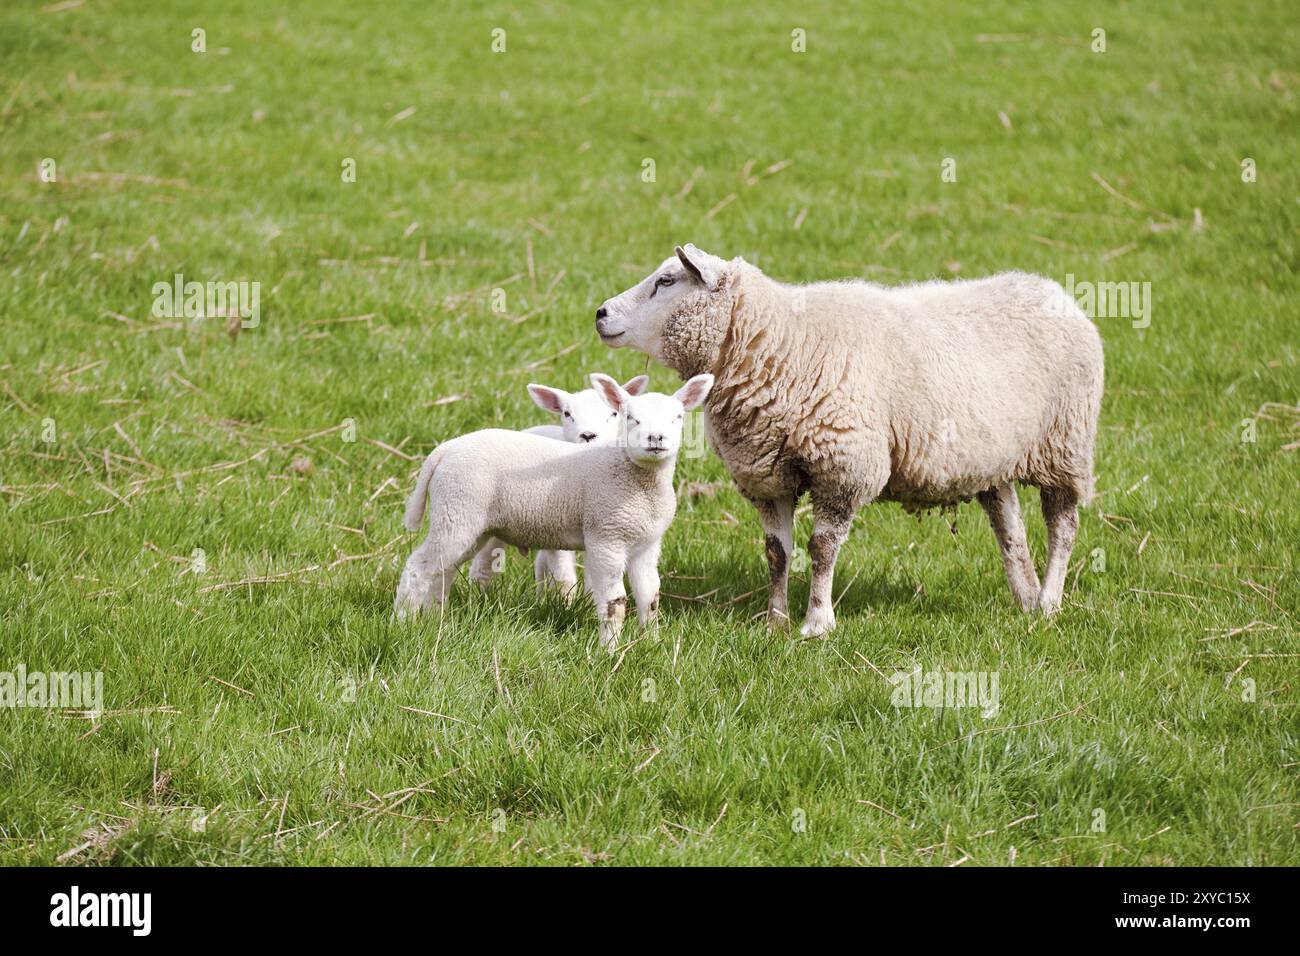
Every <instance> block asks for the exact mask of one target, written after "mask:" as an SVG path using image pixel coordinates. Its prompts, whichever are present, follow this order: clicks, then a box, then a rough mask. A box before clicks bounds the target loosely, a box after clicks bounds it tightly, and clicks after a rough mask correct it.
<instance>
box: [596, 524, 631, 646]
mask: <svg viewBox="0 0 1300 956" xmlns="http://www.w3.org/2000/svg"><path fill="white" fill-rule="evenodd" d="M626 564H627V561H626V557H625V555H624V554H622V553H621V552H619V551H616V550H613V549H605V548H601V549H594V550H589V551H588V552H587V565H586V573H587V580H588V581H589V582H590V584H591V598H592V600H593V601H594V602H595V604H596V617H597V618H598V619H599V620H600V646H601V647H603V648H605V649H606V650H607V651H609V652H610V653H611V654H613V653H614V651H615V650H616V649H617V647H618V635H619V632H620V631H621V630H622V629H623V618H624V616H625V615H626V614H627V592H626V591H624V590H623V571H624V568H625V567H626Z"/></svg>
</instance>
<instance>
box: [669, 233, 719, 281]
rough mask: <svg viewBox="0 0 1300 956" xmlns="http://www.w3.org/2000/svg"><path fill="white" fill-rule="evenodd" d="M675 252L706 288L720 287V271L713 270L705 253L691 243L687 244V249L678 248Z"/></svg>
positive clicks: (687, 269)
mask: <svg viewBox="0 0 1300 956" xmlns="http://www.w3.org/2000/svg"><path fill="white" fill-rule="evenodd" d="M674 251H675V252H676V253H677V258H678V259H680V260H682V265H684V266H685V267H686V271H687V272H689V273H690V274H691V275H693V276H695V278H697V279H699V280H700V281H701V282H703V283H704V286H705V288H707V289H710V290H712V289H716V288H717V287H718V270H717V269H715V268H713V265H712V263H710V262H709V257H708V256H707V255H706V254H705V253H703V252H700V250H699V249H696V248H695V246H694V245H692V244H691V243H689V242H688V243H686V248H684V249H683V248H682V247H681V246H678V247H677V248H676V250H674Z"/></svg>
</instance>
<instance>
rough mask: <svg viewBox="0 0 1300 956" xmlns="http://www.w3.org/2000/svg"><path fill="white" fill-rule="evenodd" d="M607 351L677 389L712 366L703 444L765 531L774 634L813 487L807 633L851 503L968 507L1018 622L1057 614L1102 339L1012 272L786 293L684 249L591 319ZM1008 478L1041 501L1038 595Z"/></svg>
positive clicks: (1053, 295)
mask: <svg viewBox="0 0 1300 956" xmlns="http://www.w3.org/2000/svg"><path fill="white" fill-rule="evenodd" d="M596 331H597V332H598V333H599V334H600V337H601V340H602V341H603V342H605V344H606V345H608V346H610V347H612V348H618V347H621V346H624V345H626V346H630V347H632V348H634V349H638V350H639V351H642V352H645V353H647V354H648V355H650V356H652V357H654V358H655V359H657V360H658V361H660V362H662V363H663V364H665V365H667V366H669V367H670V368H673V369H676V370H677V371H678V372H679V373H681V375H682V376H683V377H687V376H691V375H697V374H699V373H701V372H711V373H712V374H713V375H715V376H716V379H717V384H716V385H715V386H714V388H713V390H712V393H711V394H710V396H709V401H708V405H707V406H706V408H705V418H706V422H707V427H708V432H709V437H710V439H711V441H712V442H713V445H714V447H715V448H716V449H717V451H718V454H719V455H720V456H721V457H722V460H723V463H724V464H725V465H726V466H727V470H728V471H730V472H731V476H732V477H733V478H734V479H735V481H736V484H737V485H738V486H739V488H740V491H741V493H742V494H744V495H745V497H746V498H748V499H749V500H750V501H751V502H752V503H753V504H754V506H755V507H756V508H757V509H758V514H759V517H760V519H761V520H762V523H763V528H764V530H765V532H766V536H767V537H766V549H767V559H768V570H769V572H770V577H771V589H770V595H769V600H768V621H769V623H770V624H771V625H772V626H781V625H782V624H783V623H784V622H785V621H786V620H787V619H788V615H787V609H786V581H787V568H788V563H789V557H790V555H791V553H792V550H793V546H794V539H793V524H794V508H795V501H796V500H797V499H798V497H799V496H800V495H802V494H803V493H804V492H805V491H807V492H810V494H811V498H812V505H813V516H814V522H815V524H814V530H813V534H812V537H811V538H810V539H809V542H808V553H809V556H810V557H811V558H812V588H811V593H810V596H809V599H808V612H807V615H806V617H805V619H804V625H803V633H804V634H806V635H815V634H822V633H824V632H826V631H828V630H830V628H832V627H833V626H834V625H835V613H834V609H833V604H832V601H831V585H832V581H833V575H834V570H835V560H836V557H837V556H838V554H839V550H840V546H841V545H842V544H843V542H844V539H845V538H846V537H847V535H848V532H849V526H850V524H851V523H852V521H853V517H854V515H855V514H856V513H857V511H858V509H859V508H861V507H862V506H863V505H865V504H867V503H868V502H870V501H874V500H886V501H899V502H902V503H903V504H904V506H905V507H910V508H925V507H932V506H944V505H953V504H956V503H957V502H960V501H965V500H969V499H970V498H972V497H974V498H978V499H979V502H980V504H981V505H982V506H983V508H984V510H985V511H986V512H987V513H988V516H989V519H990V521H991V522H992V524H993V529H994V532H995V534H996V535H997V538H998V543H999V545H1000V547H1001V550H1002V561H1003V565H1004V568H1005V571H1006V575H1007V579H1008V581H1009V583H1010V585H1011V590H1012V592H1013V593H1014V594H1015V596H1016V598H1017V600H1018V601H1019V603H1020V605H1021V607H1023V608H1024V609H1025V610H1026V611H1028V610H1031V609H1033V608H1035V607H1037V608H1038V609H1039V610H1040V611H1041V612H1043V613H1045V614H1050V613H1052V612H1053V611H1055V610H1056V609H1057V608H1058V607H1059V606H1060V603H1061V592H1062V589H1063V587H1064V583H1065V571H1066V567H1067V566H1068V564H1069V559H1070V551H1071V549H1072V548H1073V547H1074V537H1075V531H1076V529H1077V527H1078V505H1079V504H1080V503H1086V502H1087V501H1088V499H1089V498H1090V497H1091V495H1092V492H1093V484H1094V482H1093V471H1092V458H1093V442H1094V439H1095V436H1096V431H1097V415H1098V411H1099V408H1100V405H1101V393H1102V349H1101V338H1100V336H1099V335H1098V334H1097V329H1096V327H1095V326H1094V325H1093V324H1092V322H1091V321H1089V319H1088V317H1087V316H1086V315H1084V314H1083V312H1082V311H1081V310H1080V309H1079V308H1078V306H1077V305H1076V304H1075V302H1074V301H1073V300H1072V299H1071V298H1070V297H1069V296H1068V295H1067V294H1066V293H1065V291H1064V290H1063V289H1062V288H1061V287H1060V286H1059V285H1058V284H1057V283H1055V282H1053V281H1051V280H1050V279H1046V278H1043V277H1041V276H1034V275H1026V274H1024V273H1016V272H1009V273H1003V274H1001V275H996V276H991V277H989V278H986V279H973V280H969V281H961V282H926V283H921V284H918V285H910V286H901V287H896V288H890V287H886V286H881V285H877V284H874V283H869V282H859V281H845V282H819V283H815V284H812V285H802V286H798V285H787V284H784V283H781V282H776V281H774V280H772V279H769V278H768V277H767V276H765V275H764V274H763V273H762V272H761V271H759V270H758V269H757V268H755V267H754V266H752V265H750V264H749V263H747V262H745V261H744V260H743V259H739V258H737V259H732V260H730V261H726V260H723V259H719V258H718V257H717V256H711V255H708V254H706V253H704V252H701V251H700V250H699V249H696V248H695V247H694V246H691V245H688V246H686V248H684V249H683V248H681V247H680V246H679V247H678V248H677V249H676V255H675V256H671V257H669V258H668V259H667V260H665V261H664V263H663V265H661V266H660V267H659V268H658V269H656V270H655V271H654V272H652V273H651V274H650V275H649V276H647V277H646V278H645V279H644V280H642V281H641V282H640V283H638V284H637V285H635V286H633V287H632V288H630V289H628V290H627V291H626V292H623V293H622V294H621V295H618V296H616V297H614V298H612V299H609V300H608V301H606V302H605V303H604V304H603V305H602V306H601V307H600V308H599V309H598V310H597V312H596ZM1014 483H1020V484H1026V485H1034V486H1037V487H1038V488H1039V489H1040V491H1041V497H1042V503H1043V516H1044V518H1045V520H1046V523H1047V531H1048V539H1047V542H1048V543H1047V550H1048V557H1047V567H1046V571H1045V573H1044V576H1043V582H1042V584H1041V586H1040V585H1039V582H1038V576H1037V574H1036V573H1035V570H1034V563H1033V559H1032V557H1031V556H1030V553H1029V547H1028V545H1027V544H1026V541H1025V529H1024V525H1023V524H1022V522H1021V519H1020V505H1019V502H1018V500H1017V497H1016V491H1015V488H1014Z"/></svg>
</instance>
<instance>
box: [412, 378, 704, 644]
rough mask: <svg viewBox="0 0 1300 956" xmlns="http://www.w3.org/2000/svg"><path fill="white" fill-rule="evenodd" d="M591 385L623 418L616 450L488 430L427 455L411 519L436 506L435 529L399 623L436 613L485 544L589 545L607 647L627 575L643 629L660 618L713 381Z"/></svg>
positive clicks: (417, 562)
mask: <svg viewBox="0 0 1300 956" xmlns="http://www.w3.org/2000/svg"><path fill="white" fill-rule="evenodd" d="M591 384H592V385H593V386H594V387H595V388H596V389H597V390H598V391H599V393H600V395H601V396H602V397H603V398H604V400H605V401H606V402H607V403H608V404H609V407H610V408H611V409H613V410H614V411H615V412H617V413H618V421H619V434H620V440H619V441H618V442H617V443H616V444H613V445H571V444H567V443H561V442H557V441H553V440H551V439H548V438H542V437H540V436H538V435H528V434H524V433H521V432H512V431H506V430H504V429H496V428H490V429H486V430H483V431H477V432H470V433H469V434H468V435H462V436H460V437H459V438H453V439H451V440H450V441H447V442H444V443H443V444H442V445H439V446H438V447H437V448H436V449H434V451H433V453H432V454H430V455H429V457H428V458H427V459H426V460H425V462H424V464H423V465H422V466H421V468H420V477H419V479H418V480H417V482H416V485H415V490H414V491H413V492H412V493H411V497H410V499H409V500H408V501H407V504H406V520H405V524H406V528H407V529H408V530H410V531H418V530H419V527H420V523H421V521H422V520H423V518H424V512H425V510H426V507H427V505H428V503H429V502H432V503H433V507H432V508H431V509H430V515H429V534H428V537H426V538H425V540H424V541H423V542H422V543H421V544H420V546H419V547H418V548H416V549H415V552H414V553H413V554H412V555H411V556H410V558H409V559H408V560H407V562H406V567H405V568H404V569H403V570H402V577H401V581H400V582H399V584H398V586H397V596H396V598H395V599H394V602H393V612H394V615H395V616H396V617H397V618H398V619H403V618H405V617H407V616H409V615H414V614H418V613H420V612H421V611H422V610H425V609H428V608H431V607H432V606H433V605H435V604H436V605H437V606H438V607H439V608H441V607H442V606H443V605H444V604H445V602H446V600H447V597H448V595H449V593H450V591H451V586H452V583H453V582H454V580H455V577H456V569H457V568H458V567H459V565H460V564H461V563H462V562H464V561H465V560H466V559H468V558H469V557H470V556H471V555H473V554H474V553H475V552H477V551H478V549H479V548H480V547H481V546H482V545H483V543H484V542H485V541H487V540H488V539H489V538H498V539H500V540H501V541H504V542H506V543H507V544H511V545H514V546H515V547H518V548H552V549H566V550H574V549H578V548H582V549H585V550H586V552H587V562H586V575H587V580H588V582H589V584H590V590H591V594H592V598H593V600H594V601H595V604H596V613H597V617H598V619H599V622H600V628H599V631H600V643H601V645H602V646H604V647H606V648H608V649H609V650H610V651H611V653H612V652H613V650H614V649H615V644H616V641H617V638H618V634H619V631H620V630H621V629H622V626H623V617H624V615H625V613H626V610H627V597H626V595H625V592H624V590H623V575H624V573H626V574H627V575H628V577H629V578H630V580H631V583H632V595H633V597H634V598H635V599H636V606H637V616H638V618H639V619H640V622H641V624H642V626H643V627H644V626H648V625H649V624H651V623H652V622H653V621H654V620H655V619H656V616H657V612H658V608H659V550H660V545H661V542H662V539H663V535H664V532H665V531H666V530H667V529H668V526H669V524H670V523H671V522H672V520H673V515H674V514H675V513H676V510H677V496H676V494H675V493H674V491H673V469H674V467H675V464H676V460H677V451H678V449H679V447H680V446H681V437H682V424H683V418H684V416H685V413H686V412H687V411H689V410H690V409H693V408H695V407H697V406H698V405H699V404H700V403H701V402H703V401H704V399H705V398H706V397H707V396H708V394H709V389H711V388H712V387H713V376H711V375H696V376H694V377H692V378H691V379H690V380H689V381H688V382H686V384H685V385H683V386H682V387H681V388H680V389H678V391H677V392H676V394H674V395H672V396H668V395H661V394H657V393H653V392H652V393H649V394H646V395H639V396H633V395H629V394H628V393H627V392H626V391H624V389H623V388H622V387H621V386H620V385H619V384H618V382H616V381H614V379H612V378H610V377H609V376H607V375H600V374H593V375H592V376H591Z"/></svg>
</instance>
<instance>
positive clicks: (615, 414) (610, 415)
mask: <svg viewBox="0 0 1300 956" xmlns="http://www.w3.org/2000/svg"><path fill="white" fill-rule="evenodd" d="M609 417H610V418H618V412H610V413H609Z"/></svg>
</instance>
